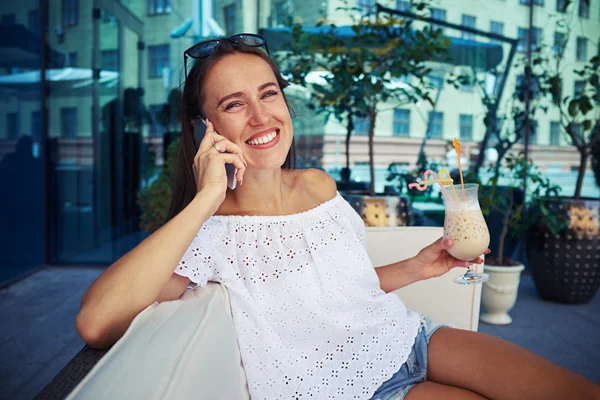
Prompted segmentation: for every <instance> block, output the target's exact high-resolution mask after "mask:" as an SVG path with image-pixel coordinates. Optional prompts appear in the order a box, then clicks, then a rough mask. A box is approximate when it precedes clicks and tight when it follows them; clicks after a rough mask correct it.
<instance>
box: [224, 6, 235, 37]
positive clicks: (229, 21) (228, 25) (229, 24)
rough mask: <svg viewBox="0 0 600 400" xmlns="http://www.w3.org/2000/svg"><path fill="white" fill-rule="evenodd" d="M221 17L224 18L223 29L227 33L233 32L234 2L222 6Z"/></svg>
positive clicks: (231, 33)
mask: <svg viewBox="0 0 600 400" xmlns="http://www.w3.org/2000/svg"><path fill="white" fill-rule="evenodd" d="M223 18H224V19H225V31H226V32H227V33H228V34H229V35H233V34H234V33H235V4H230V5H228V6H225V7H223Z"/></svg>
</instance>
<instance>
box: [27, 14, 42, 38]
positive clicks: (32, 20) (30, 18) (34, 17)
mask: <svg viewBox="0 0 600 400" xmlns="http://www.w3.org/2000/svg"><path fill="white" fill-rule="evenodd" d="M27 26H29V30H30V31H31V32H33V33H35V34H36V35H39V34H40V32H41V29H40V10H39V9H35V10H31V11H29V12H28V13H27Z"/></svg>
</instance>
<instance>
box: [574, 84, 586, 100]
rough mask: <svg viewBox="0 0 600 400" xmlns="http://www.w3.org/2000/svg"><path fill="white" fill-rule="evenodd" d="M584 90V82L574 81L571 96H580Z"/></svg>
mask: <svg viewBox="0 0 600 400" xmlns="http://www.w3.org/2000/svg"><path fill="white" fill-rule="evenodd" d="M584 89H585V81H575V85H574V90H573V96H574V97H579V96H581V94H582V93H583V90H584Z"/></svg>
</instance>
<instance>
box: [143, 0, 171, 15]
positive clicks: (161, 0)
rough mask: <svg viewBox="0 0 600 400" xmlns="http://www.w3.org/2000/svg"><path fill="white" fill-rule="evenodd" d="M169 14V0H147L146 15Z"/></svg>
mask: <svg viewBox="0 0 600 400" xmlns="http://www.w3.org/2000/svg"><path fill="white" fill-rule="evenodd" d="M164 14H171V0H148V15H164Z"/></svg>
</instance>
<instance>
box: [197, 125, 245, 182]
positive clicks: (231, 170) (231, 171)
mask: <svg viewBox="0 0 600 400" xmlns="http://www.w3.org/2000/svg"><path fill="white" fill-rule="evenodd" d="M205 134H206V122H204V120H203V119H202V118H198V119H196V121H195V124H194V144H195V145H196V151H198V148H200V143H201V142H202V139H204V135H205ZM225 173H226V174H227V186H228V187H229V189H231V190H233V189H235V187H236V185H237V179H236V178H235V174H236V173H237V168H236V167H235V165H233V164H225Z"/></svg>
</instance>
